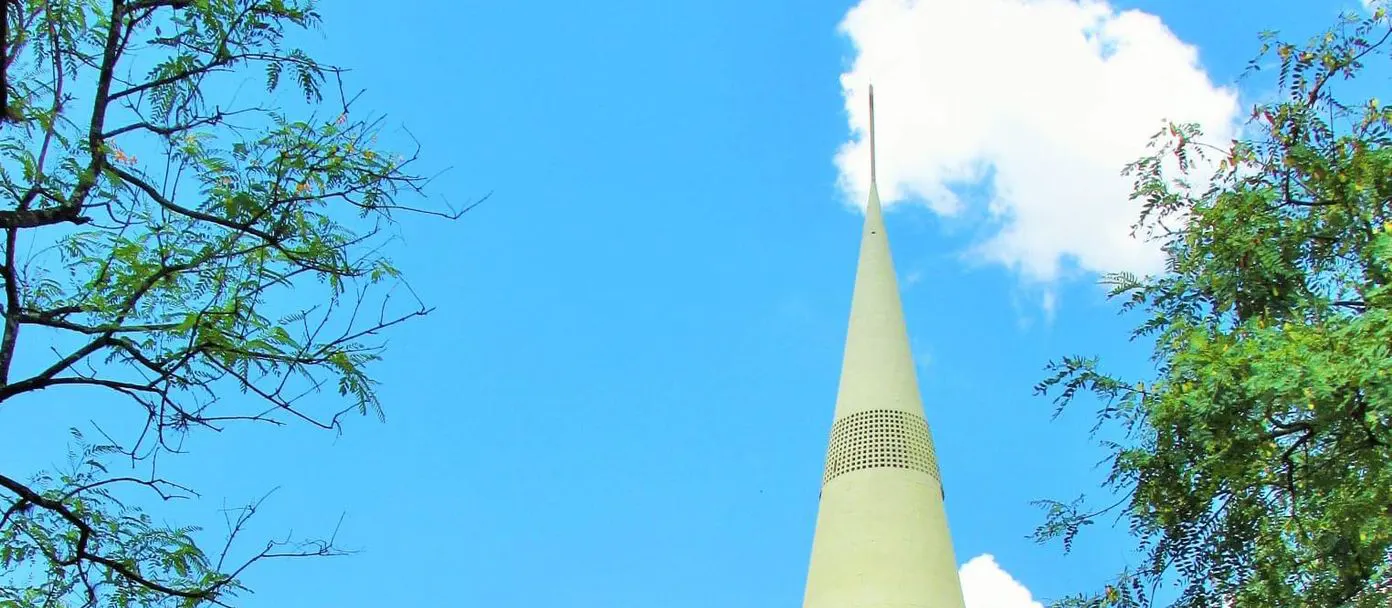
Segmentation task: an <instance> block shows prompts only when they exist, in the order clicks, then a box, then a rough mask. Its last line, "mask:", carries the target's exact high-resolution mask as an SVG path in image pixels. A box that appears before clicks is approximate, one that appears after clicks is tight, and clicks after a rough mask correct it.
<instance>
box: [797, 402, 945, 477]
mask: <svg viewBox="0 0 1392 608" xmlns="http://www.w3.org/2000/svg"><path fill="white" fill-rule="evenodd" d="M874 468H899V469H910V470H914V471H919V472H922V473H927V474H928V475H930V476H932V477H933V479H935V480H937V481H938V483H939V484H941V483H942V477H940V476H939V474H938V459H937V457H936V456H934V455H933V439H932V436H930V435H929V434H928V422H927V421H925V420H924V419H923V417H921V416H917V415H914V414H910V413H908V412H901V411H898V410H867V411H863V412H856V413H854V414H851V415H849V416H846V417H845V418H842V419H840V420H837V421H836V422H835V423H833V424H832V425H831V445H830V447H829V448H828V449H827V464H826V472H825V473H824V474H823V475H822V485H826V483H827V482H829V481H831V480H833V479H835V478H836V477H837V476H839V475H844V474H846V473H849V472H851V471H859V470H861V469H874Z"/></svg>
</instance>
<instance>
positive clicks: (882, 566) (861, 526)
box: [802, 89, 963, 608]
mask: <svg viewBox="0 0 1392 608" xmlns="http://www.w3.org/2000/svg"><path fill="white" fill-rule="evenodd" d="M870 176H871V177H870V201H869V204H868V205H867V208H866V210H865V228H864V230H863V232H862V234H861V243H860V264H859V266H858V267H857V268H856V280H855V293H854V295H853V296H852V299H851V322H850V328H849V329H848V331H847V334H846V351H845V356H844V359H843V361H842V364H841V387H840V390H839V392H838V394H837V396H836V415H835V419H834V420H835V421H834V422H833V423H832V425H831V441H830V445H829V446H828V448H827V460H826V472H825V473H824V475H823V477H822V494H821V504H820V505H819V508H818V513H817V531H816V535H815V536H814V537H813V540H812V559H811V564H810V565H809V567H808V571H807V589H806V593H805V595H804V598H803V604H802V605H803V607H804V608H963V603H962V588H961V583H960V581H959V580H958V578H957V560H956V557H955V556H954V555H953V551H952V539H951V537H950V536H949V534H948V529H947V514H946V511H945V509H944V507H943V489H942V481H941V479H940V478H939V475H938V463H937V457H936V456H935V455H934V453H933V439H932V436H931V435H930V434H929V431H928V424H927V422H926V421H925V420H924V417H923V403H922V401H921V400H920V398H919V394H918V378H917V375H916V374H915V372H914V362H913V355H912V353H911V352H910V351H909V337H908V332H907V330H906V328H905V326H904V313H903V308H902V306H901V305H900V303H899V286H898V283H897V281H896V280H895V278H894V263H893V261H892V260H891V259H890V255H889V239H888V238H887V237H886V235H885V227H884V219H883V217H882V216H881V211H880V197H879V192H878V191H877V189H876V186H875V93H874V90H873V89H872V90H871V92H870Z"/></svg>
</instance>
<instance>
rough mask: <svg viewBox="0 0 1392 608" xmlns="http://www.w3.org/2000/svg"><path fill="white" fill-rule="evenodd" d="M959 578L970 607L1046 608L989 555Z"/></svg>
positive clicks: (978, 559) (971, 564) (968, 566)
mask: <svg viewBox="0 0 1392 608" xmlns="http://www.w3.org/2000/svg"><path fill="white" fill-rule="evenodd" d="M876 122H879V121H876ZM957 575H958V576H959V577H961V579H962V599H963V600H965V601H966V604H967V608H1044V604H1042V603H1040V602H1037V601H1035V600H1034V596H1033V595H1032V594H1031V593H1030V590H1029V589H1026V588H1025V586H1024V585H1021V584H1020V581H1017V580H1015V577H1013V576H1010V573H1008V572H1006V571H1005V570H1002V569H1001V567H1000V565H999V564H997V563H996V558H995V557H993V556H992V555H990V554H989V553H987V554H983V555H978V556H976V557H973V558H971V560H969V561H967V563H965V564H962V567H961V568H960V569H958V571H957Z"/></svg>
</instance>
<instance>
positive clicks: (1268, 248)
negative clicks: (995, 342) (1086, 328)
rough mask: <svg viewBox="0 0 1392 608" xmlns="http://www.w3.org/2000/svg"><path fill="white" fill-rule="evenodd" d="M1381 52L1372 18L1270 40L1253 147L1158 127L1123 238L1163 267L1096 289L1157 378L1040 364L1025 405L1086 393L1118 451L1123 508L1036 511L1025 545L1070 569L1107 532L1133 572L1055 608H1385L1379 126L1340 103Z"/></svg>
mask: <svg viewBox="0 0 1392 608" xmlns="http://www.w3.org/2000/svg"><path fill="white" fill-rule="evenodd" d="M1389 39H1392V23H1389V19H1388V17H1387V14H1386V12H1385V11H1384V10H1377V11H1376V13H1375V14H1374V15H1372V16H1370V17H1367V18H1362V19H1360V18H1359V17H1357V16H1353V15H1348V16H1345V17H1343V18H1341V20H1340V21H1339V22H1338V23H1337V24H1336V25H1335V26H1334V27H1332V28H1331V29H1329V30H1328V31H1327V32H1325V33H1324V34H1322V35H1320V36H1318V37H1315V38H1313V39H1311V40H1310V41H1309V42H1307V43H1305V44H1291V43H1288V42H1285V41H1282V40H1281V39H1279V38H1278V37H1277V36H1276V34H1274V33H1268V34H1264V35H1263V38H1262V42H1263V45H1262V51H1261V53H1260V55H1259V56H1258V58H1257V59H1256V60H1254V61H1253V63H1252V64H1251V66H1250V69H1251V70H1252V71H1255V70H1258V69H1259V68H1261V66H1262V63H1263V62H1271V63H1273V64H1277V65H1279V69H1278V70H1277V71H1276V79H1275V80H1276V84H1277V86H1278V88H1279V91H1280V94H1279V95H1278V96H1277V97H1276V98H1275V99H1274V100H1273V101H1271V102H1270V103H1264V104H1261V105H1258V106H1256V107H1255V109H1254V111H1253V113H1252V115H1251V120H1250V122H1249V127H1251V128H1250V130H1249V133H1252V135H1251V136H1250V137H1248V138H1246V139H1244V140H1241V141H1234V142H1232V144H1231V146H1226V147H1218V146H1211V145H1207V144H1205V143H1203V140H1202V134H1201V133H1200V132H1199V130H1198V129H1197V127H1195V126H1193V125H1184V126H1180V125H1174V126H1170V127H1168V128H1166V129H1165V130H1164V131H1162V132H1161V133H1160V134H1157V136H1156V138H1155V139H1154V140H1153V141H1152V151H1153V154H1152V155H1150V156H1148V157H1146V158H1144V159H1142V160H1140V161H1138V162H1136V163H1134V164H1133V165H1131V166H1129V167H1128V171H1129V174H1130V175H1133V176H1134V177H1135V180H1136V182H1135V184H1136V187H1135V190H1134V194H1133V200H1139V201H1140V202H1141V214H1140V220H1139V222H1138V223H1137V228H1138V229H1139V230H1143V231H1144V232H1145V233H1146V234H1147V235H1148V237H1149V238H1153V239H1157V240H1159V241H1160V243H1161V244H1162V245H1163V247H1164V251H1165V253H1166V257H1167V265H1166V270H1165V271H1164V272H1163V273H1161V274H1159V275H1158V276H1153V277H1145V278H1139V277H1136V276H1132V275H1128V274H1115V275H1110V276H1108V277H1107V278H1106V281H1107V282H1108V283H1109V284H1110V286H1111V292H1110V293H1111V296H1112V297H1113V298H1117V299H1120V300H1121V301H1122V305H1121V307H1122V309H1123V310H1134V311H1138V312H1144V313H1145V314H1144V316H1145V321H1144V322H1143V323H1141V324H1140V326H1139V327H1138V328H1137V329H1136V330H1135V332H1134V333H1133V335H1132V339H1133V340H1134V339H1138V338H1145V339H1153V340H1154V353H1153V361H1154V363H1155V367H1154V375H1153V376H1151V377H1149V378H1141V379H1123V378H1120V377H1118V376H1116V375H1112V374H1108V373H1104V372H1103V371H1100V370H1101V367H1100V365H1099V362H1098V361H1097V359H1096V358H1085V357H1067V358H1064V359H1062V360H1060V361H1056V362H1053V363H1051V364H1050V366H1049V369H1050V371H1051V372H1052V375H1051V376H1050V377H1048V378H1047V379H1046V380H1045V381H1043V382H1041V383H1040V384H1039V385H1038V386H1037V387H1036V388H1037V391H1038V392H1039V393H1040V394H1052V395H1054V396H1055V399H1056V403H1057V405H1058V407H1059V408H1060V409H1062V408H1064V407H1065V406H1066V405H1067V404H1069V403H1070V402H1072V401H1073V400H1075V399H1076V398H1077V397H1079V396H1080V395H1082V394H1092V395H1095V396H1096V397H1098V398H1100V401H1101V403H1102V404H1103V405H1102V407H1101V409H1100V410H1099V412H1098V429H1099V430H1101V429H1105V430H1107V431H1108V432H1109V433H1116V434H1117V435H1119V436H1120V437H1121V438H1119V439H1117V440H1115V441H1103V442H1102V445H1103V446H1104V447H1105V448H1106V450H1107V452H1108V455H1109V462H1110V465H1111V466H1110V473H1109V475H1108V477H1107V478H1106V481H1105V484H1104V487H1106V488H1107V489H1108V490H1109V491H1110V492H1111V493H1112V494H1113V496H1112V498H1115V499H1118V500H1117V502H1116V503H1115V504H1112V505H1111V506H1110V507H1104V508H1100V509H1094V508H1091V507H1090V503H1088V502H1086V501H1085V499H1083V498H1080V499H1078V500H1077V501H1073V502H1059V501H1042V503H1041V504H1042V505H1043V506H1044V507H1045V508H1046V510H1047V515H1046V519H1045V522H1044V524H1043V525H1041V526H1040V527H1039V528H1038V529H1037V530H1036V533H1035V536H1036V538H1038V539H1039V540H1041V541H1043V540H1047V539H1061V540H1062V542H1063V545H1064V547H1065V550H1067V548H1068V547H1069V546H1070V544H1071V542H1072V541H1073V539H1074V537H1075V535H1077V534H1078V533H1079V531H1080V530H1081V528H1082V527H1084V526H1086V525H1089V524H1092V523H1093V522H1094V521H1096V520H1097V519H1099V518H1101V517H1102V516H1103V515H1106V514H1113V515H1115V516H1116V517H1117V518H1118V519H1125V520H1127V521H1128V523H1129V529H1130V532H1131V533H1132V534H1133V536H1134V537H1135V538H1137V539H1138V541H1139V547H1138V548H1139V550H1140V554H1141V555H1142V559H1141V562H1140V563H1139V564H1138V565H1136V566H1134V567H1133V568H1130V569H1128V570H1126V571H1124V572H1123V573H1121V575H1120V576H1119V578H1118V579H1117V581H1116V582H1115V583H1113V584H1111V585H1108V586H1106V587H1105V588H1104V589H1102V590H1101V591H1100V592H1098V593H1093V594H1084V595H1077V596H1073V597H1069V598H1066V599H1064V600H1062V601H1059V602H1057V604H1056V605H1060V606H1097V607H1100V606H1122V607H1132V606H1152V605H1169V606H1174V607H1185V608H1190V607H1192V608H1198V607H1210V606H1232V607H1238V608H1247V607H1252V608H1255V607H1262V608H1266V607H1272V606H1281V607H1291V608H1294V607H1310V608H1339V607H1357V608H1371V607H1373V606H1378V607H1385V606H1387V605H1389V601H1392V589H1389V587H1388V584H1387V582H1388V581H1389V580H1392V557H1389V551H1392V381H1389V376H1388V375H1389V372H1392V202H1390V201H1392V149H1390V148H1389V147H1388V144H1389V127H1392V109H1389V108H1386V107H1384V106H1382V105H1381V104H1380V103H1379V101H1378V100H1377V99H1375V98H1373V99H1366V100H1351V99H1349V98H1348V97H1349V90H1350V89H1355V90H1356V88H1357V86H1358V85H1360V84H1364V83H1366V80H1360V79H1359V78H1358V77H1359V75H1360V74H1364V75H1366V74H1367V70H1368V69H1369V67H1368V66H1369V65H1376V66H1378V67H1382V66H1385V65H1386V63H1385V60H1386V59H1387V58H1388V56H1389V54H1392V42H1390V41H1389ZM1374 60H1381V61H1379V62H1378V63H1371V62H1374ZM1250 73H1252V72H1249V74H1250ZM1378 84H1380V81H1379V83H1378ZM1378 84H1371V85H1367V84H1364V86H1370V87H1371V88H1373V89H1377V88H1378ZM1138 380H1139V381H1138ZM1105 502H1110V501H1104V503H1105ZM1171 583H1172V584H1174V585H1176V586H1177V591H1176V592H1175V593H1174V594H1173V598H1172V599H1167V598H1164V597H1161V596H1157V590H1158V589H1159V588H1160V587H1161V586H1162V585H1168V584H1171Z"/></svg>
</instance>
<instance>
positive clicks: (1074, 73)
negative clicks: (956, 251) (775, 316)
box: [836, 0, 1237, 283]
mask: <svg viewBox="0 0 1392 608" xmlns="http://www.w3.org/2000/svg"><path fill="white" fill-rule="evenodd" d="M840 29H841V31H842V32H843V33H844V34H846V35H848V36H849V37H850V39H851V41H852V42H853V43H854V45H855V49H856V55H855V58H854V62H853V63H852V65H851V67H850V69H849V71H848V72H846V73H844V74H842V76H841V83H842V88H843V92H844V93H845V95H846V109H847V112H848V114H849V116H848V118H849V121H850V126H851V130H852V132H853V133H854V134H855V137H856V138H857V139H855V140H852V141H850V142H847V143H846V144H845V145H844V146H843V147H842V149H841V150H840V151H839V152H838V154H837V157H836V163H837V165H838V167H839V169H840V172H841V185H842V187H843V188H844V189H845V190H846V191H847V193H848V194H849V195H851V196H853V197H854V199H855V200H856V201H863V200H864V192H865V191H866V190H868V188H869V181H870V180H869V160H868V158H867V156H868V146H867V145H864V142H862V141H861V138H862V134H863V133H864V132H865V131H866V129H867V127H868V122H869V120H868V112H867V111H866V85H867V84H868V83H870V82H871V81H873V82H874V84H875V92H876V93H877V94H876V99H875V105H876V108H875V113H876V119H875V120H876V126H877V127H876V128H877V129H878V133H877V134H876V145H877V147H878V151H879V159H878V164H879V176H878V177H879V180H878V181H879V186H880V195H881V198H882V200H884V201H885V203H886V204H891V203H893V202H902V201H918V202H922V203H926V204H927V205H928V206H929V207H931V208H932V209H933V210H935V211H936V212H938V213H941V214H949V215H950V214H956V213H959V212H960V211H962V210H963V208H964V205H965V203H964V202H963V201H962V200H961V199H959V198H958V197H957V196H956V195H954V194H953V192H952V190H951V187H953V186H959V185H972V184H977V183H983V184H984V185H987V186H989V188H990V190H989V191H990V192H991V197H990V200H989V203H987V204H986V207H985V209H984V211H985V212H986V214H987V215H988V216H989V217H990V218H991V219H992V222H993V223H992V229H993V233H992V234H991V235H990V236H988V237H986V238H984V239H983V240H982V241H980V242H979V243H978V245H977V246H976V247H975V248H974V249H973V250H972V253H973V254H974V255H975V256H976V257H978V258H980V259H984V260H986V261H990V262H996V263H1000V264H1004V265H1006V266H1009V267H1011V268H1015V269H1017V270H1018V271H1019V272H1020V273H1021V275H1022V276H1023V277H1024V278H1026V279H1028V280H1030V281H1031V282H1039V283H1051V282H1053V281H1054V280H1055V279H1057V278H1058V277H1059V273H1060V269H1061V266H1060V262H1061V261H1062V260H1064V259H1072V260H1074V261H1075V262H1076V264H1077V265H1078V266H1079V267H1081V268H1082V269H1083V270H1087V271H1094V272H1105V271H1114V270H1132V271H1138V272H1149V271H1154V270H1157V269H1158V268H1159V266H1160V263H1161V261H1162V258H1161V257H1160V254H1159V251H1158V250H1157V249H1156V247H1155V246H1154V245H1152V244H1148V243H1145V242H1144V241H1142V240H1140V239H1133V238H1131V237H1130V231H1131V230H1130V227H1131V224H1132V223H1133V222H1134V221H1135V219H1136V213H1137V208H1136V206H1135V205H1134V204H1131V203H1130V202H1129V201H1128V200H1127V197H1128V195H1129V193H1130V188H1131V182H1130V179H1129V178H1126V177H1122V176H1121V175H1120V172H1121V169H1122V168H1123V167H1124V166H1125V165H1126V164H1127V163H1128V162H1131V161H1133V160H1135V159H1136V158H1138V157H1139V156H1141V155H1142V154H1143V153H1144V152H1145V144H1146V142H1147V140H1148V138H1149V136H1150V135H1151V134H1153V133H1154V132H1156V131H1157V130H1159V128H1160V127H1161V125H1162V120H1164V119H1171V120H1175V121H1182V122H1186V121H1197V122H1199V123H1201V124H1202V125H1204V127H1205V130H1206V131H1207V132H1208V134H1209V138H1211V139H1213V140H1215V141H1220V142H1226V141H1228V140H1229V139H1230V138H1231V137H1232V135H1233V133H1234V132H1235V131H1234V128H1233V127H1234V124H1235V122H1234V118H1235V113H1236V111H1237V99H1236V93H1235V92H1234V91H1232V90H1231V89H1228V88H1222V87H1217V86H1215V85H1214V84H1213V83H1212V82H1211V81H1210V79H1209V78H1208V76H1207V74H1206V73H1205V72H1204V70H1203V68H1202V67H1201V66H1200V65H1199V63H1198V53H1197V50H1196V49H1195V48H1194V47H1192V46H1189V45H1187V44H1185V43H1184V42H1183V41H1181V40H1179V39H1178V38H1177V37H1176V36H1175V35H1174V34H1173V33H1172V32H1170V30H1169V29H1168V28H1167V27H1166V26H1165V25H1164V23H1162V22H1161V21H1160V19H1159V18H1157V17H1155V16H1153V15H1150V14H1146V13H1143V12H1140V11H1117V10H1116V9H1114V8H1113V7H1111V6H1110V5H1109V4H1107V3H1106V2H1101V1H1095V0H1083V1H1074V0H861V2H860V3H859V4H858V5H856V6H855V7H854V8H852V9H851V10H850V12H848V13H847V14H846V16H845V19H844V20H843V22H842V23H841V26H840Z"/></svg>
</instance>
